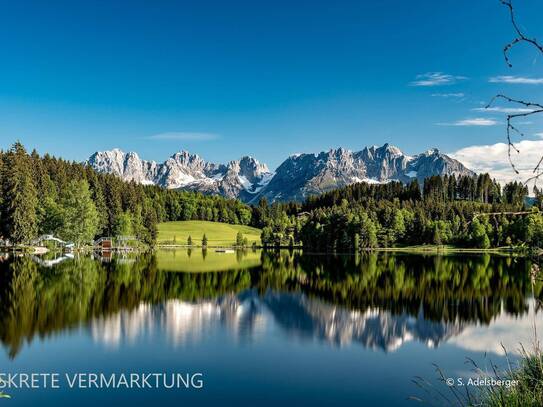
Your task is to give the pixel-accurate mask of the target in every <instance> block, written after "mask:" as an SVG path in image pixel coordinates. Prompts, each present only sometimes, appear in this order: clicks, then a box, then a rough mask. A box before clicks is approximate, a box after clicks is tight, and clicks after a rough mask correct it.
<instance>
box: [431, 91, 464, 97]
mask: <svg viewBox="0 0 543 407" xmlns="http://www.w3.org/2000/svg"><path fill="white" fill-rule="evenodd" d="M432 96H434V97H440V98H463V97H464V96H465V95H464V94H463V93H462V92H459V93H432Z"/></svg>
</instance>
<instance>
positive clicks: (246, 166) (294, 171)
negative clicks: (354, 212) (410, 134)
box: [87, 143, 473, 203]
mask: <svg viewBox="0 0 543 407" xmlns="http://www.w3.org/2000/svg"><path fill="white" fill-rule="evenodd" d="M87 164H88V165H90V166H91V167H93V168H94V169H95V170H97V171H99V172H106V173H111V174H115V175H117V176H119V177H121V178H123V179H124V180H127V181H135V182H139V183H144V184H155V185H160V186H162V187H165V188H181V189H185V190H191V191H199V192H202V193H205V194H218V195H223V196H226V197H229V198H239V199H241V200H243V201H245V202H250V203H256V202H258V200H259V199H261V198H263V197H265V198H266V199H267V200H268V201H270V202H273V201H277V200H280V201H289V200H297V201H301V200H304V199H305V198H306V197H307V196H310V195H317V194H321V193H323V192H326V191H329V190H332V189H336V188H341V187H343V186H346V185H349V184H353V183H356V182H368V183H384V182H389V181H401V182H404V183H409V182H411V181H413V180H417V181H419V182H421V183H422V182H423V181H424V179H425V178H427V177H430V176H432V175H453V174H454V175H473V172H472V171H470V170H468V169H467V168H466V167H464V165H462V163H460V162H459V161H457V160H454V159H452V158H450V157H449V156H447V155H445V154H443V153H441V152H440V151H439V150H438V149H436V148H433V149H430V150H427V151H425V152H424V153H421V154H418V155H414V156H409V155H406V154H404V153H403V152H402V151H401V150H400V149H399V148H398V147H396V146H393V145H391V144H388V143H386V144H384V145H383V146H381V147H377V146H371V147H365V148H364V149H362V150H361V151H357V152H353V151H350V150H347V149H345V148H341V147H340V148H337V149H330V150H328V151H323V152H320V153H316V154H313V153H311V154H306V153H298V154H293V155H291V156H290V157H288V158H287V159H286V160H285V161H283V163H282V164H281V165H279V167H278V168H277V170H276V171H275V173H272V172H270V170H269V169H268V167H267V166H266V164H262V163H260V162H258V161H257V160H256V159H254V158H253V157H250V156H243V157H241V158H240V159H239V160H233V161H230V162H228V163H227V164H215V163H210V162H207V161H205V160H204V159H203V158H201V157H200V156H198V155H196V154H191V153H189V152H188V151H180V152H178V153H175V154H174V155H172V156H171V157H170V158H168V159H167V160H166V161H164V162H163V163H156V162H154V161H145V160H142V159H141V158H140V157H139V156H138V155H137V154H136V153H133V152H131V153H124V152H123V151H121V150H119V149H113V150H111V151H103V152H96V153H94V154H93V155H92V156H91V157H90V158H89V159H88V160H87Z"/></svg>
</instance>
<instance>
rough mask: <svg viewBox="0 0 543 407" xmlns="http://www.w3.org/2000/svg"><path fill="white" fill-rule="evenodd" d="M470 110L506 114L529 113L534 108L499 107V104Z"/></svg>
mask: <svg viewBox="0 0 543 407" xmlns="http://www.w3.org/2000/svg"><path fill="white" fill-rule="evenodd" d="M471 110H473V111H475V112H489V113H507V114H516V113H530V112H533V111H534V109H529V108H527V107H499V106H492V107H476V108H475V109H471Z"/></svg>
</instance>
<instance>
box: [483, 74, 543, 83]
mask: <svg viewBox="0 0 543 407" xmlns="http://www.w3.org/2000/svg"><path fill="white" fill-rule="evenodd" d="M488 81H489V82H492V83H512V84H521V85H543V78H526V77H524V76H512V75H502V76H493V77H492V78H490V79H489V80H488Z"/></svg>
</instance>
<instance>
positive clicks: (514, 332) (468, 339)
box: [448, 299, 543, 355]
mask: <svg viewBox="0 0 543 407" xmlns="http://www.w3.org/2000/svg"><path fill="white" fill-rule="evenodd" d="M528 306H529V311H528V312H527V313H526V314H525V315H523V316H522V317H518V316H515V315H510V314H507V313H506V312H502V313H501V314H500V315H498V316H497V317H495V318H494V319H493V320H492V322H490V324H489V325H488V326H486V325H470V326H468V327H466V328H465V329H464V330H463V331H462V333H461V334H460V335H458V336H457V337H453V338H451V339H450V340H449V342H448V343H451V344H454V345H456V346H459V347H462V348H464V349H467V350H470V351H473V352H492V353H495V354H498V355H503V354H504V351H503V348H502V344H503V346H504V347H505V349H506V350H507V352H508V353H515V354H516V353H519V351H520V347H521V344H522V345H523V346H524V347H525V348H526V349H527V350H530V349H531V348H532V346H533V343H534V325H533V324H534V321H535V323H536V326H537V331H538V332H541V329H542V328H543V322H542V321H543V318H541V313H537V314H536V312H535V301H534V300H533V299H532V300H529V303H528Z"/></svg>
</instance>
